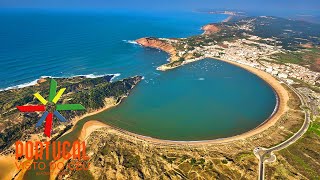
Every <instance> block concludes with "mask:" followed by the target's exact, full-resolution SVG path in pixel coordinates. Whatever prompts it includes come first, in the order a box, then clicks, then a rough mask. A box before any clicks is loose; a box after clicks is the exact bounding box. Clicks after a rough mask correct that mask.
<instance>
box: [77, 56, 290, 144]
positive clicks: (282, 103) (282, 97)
mask: <svg viewBox="0 0 320 180" xmlns="http://www.w3.org/2000/svg"><path fill="white" fill-rule="evenodd" d="M212 60H220V61H224V62H227V63H230V64H233V65H236V66H238V67H240V68H243V69H245V70H247V71H249V72H251V73H253V74H255V75H257V76H258V77H260V78H261V79H262V80H264V81H265V82H266V83H268V84H269V85H270V86H271V87H272V88H273V90H274V91H275V93H276V94H277V96H278V102H277V103H278V104H277V109H276V110H275V112H274V113H273V115H272V116H271V117H270V118H269V119H266V120H265V121H264V122H263V123H262V124H260V125H259V126H258V127H256V128H255V129H252V130H250V131H248V132H245V133H243V134H240V135H236V136H232V137H227V138H220V139H213V140H204V141H201V140H200V141H171V140H162V139H157V138H152V137H148V136H143V135H139V134H135V133H132V132H129V131H126V130H123V129H120V128H117V127H111V126H109V125H105V126H104V127H109V128H112V129H115V130H117V131H119V132H121V133H124V134H126V135H129V136H132V137H135V138H138V139H141V140H145V141H148V142H151V143H156V144H172V145H179V144H185V145H206V144H222V143H230V142H233V141H237V140H243V139H245V138H249V137H251V136H254V135H256V134H259V133H261V132H263V131H264V130H266V129H268V128H269V127H271V126H273V125H274V124H275V123H276V122H277V120H278V119H279V118H280V117H281V115H282V114H284V113H285V112H286V110H287V109H288V107H287V102H288V100H289V95H288V92H287V90H286V89H285V88H284V87H283V86H282V85H281V83H280V82H279V81H278V80H277V79H275V78H274V77H273V76H272V75H270V74H268V73H266V72H264V71H261V70H259V69H256V68H253V67H251V66H247V65H243V64H240V63H236V62H233V61H228V60H223V59H217V58H212ZM96 123H97V121H89V122H87V123H86V125H85V126H84V127H83V129H82V132H81V135H80V136H82V137H79V138H81V139H83V138H87V137H88V136H89V135H90V133H91V132H93V130H92V129H97V128H96V127H97V125H96ZM101 124H103V123H100V122H99V125H100V126H101ZM99 125H98V126H99ZM90 126H93V128H91V127H90ZM101 127H103V126H101ZM83 134H84V135H85V136H84V135H83Z"/></svg>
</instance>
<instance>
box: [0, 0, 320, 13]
mask: <svg viewBox="0 0 320 180" xmlns="http://www.w3.org/2000/svg"><path fill="white" fill-rule="evenodd" d="M0 8H33V9H38V8H40V9H48V8H49V9H114V8H116V9H132V10H151V11H152V10H186V11H190V10H197V9H204V8H209V9H238V10H244V11H252V12H260V11H265V12H274V13H280V12H292V13H307V12H313V13H318V12H319V13H320V0H0Z"/></svg>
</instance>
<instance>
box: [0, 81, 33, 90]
mask: <svg viewBox="0 0 320 180" xmlns="http://www.w3.org/2000/svg"><path fill="white" fill-rule="evenodd" d="M37 82H38V79H36V80H33V81H30V82H27V83H23V84H19V85H15V86H10V87H7V88H2V89H0V91H6V90H10V89H19V88H24V87H28V86H34V85H36V84H37Z"/></svg>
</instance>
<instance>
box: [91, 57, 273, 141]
mask: <svg viewBox="0 0 320 180" xmlns="http://www.w3.org/2000/svg"><path fill="white" fill-rule="evenodd" d="M146 82H147V83H144V84H141V85H138V86H137V87H136V89H135V90H134V91H133V92H132V95H131V96H129V97H128V98H127V99H126V100H125V101H124V102H123V103H121V104H120V105H119V106H118V107H116V108H113V109H111V110H109V111H105V112H103V113H100V114H97V115H94V116H91V117H88V118H86V119H85V120H90V119H91V120H92V119H94V120H100V121H102V122H106V123H107V124H111V125H114V126H117V127H121V128H123V129H126V130H129V131H131V132H135V133H138V134H142V135H146V136H151V137H156V138H160V139H169V140H207V139H215V138H223V137H228V136H232V135H238V134H241V133H243V132H246V131H248V130H250V129H253V128H255V127H257V126H258V125H259V124H261V123H262V121H264V120H266V119H267V118H268V117H269V116H270V114H271V113H272V111H273V110H274V108H275V103H276V100H275V94H274V92H273V91H272V89H271V88H270V87H269V86H268V85H267V84H266V83H265V82H264V81H262V80H261V79H260V78H259V77H257V76H255V75H253V74H251V73H250V72H248V71H246V70H244V69H241V68H239V67H237V66H234V65H231V64H228V63H225V62H222V61H218V60H212V59H206V60H202V61H199V62H196V63H193V64H188V65H185V66H183V67H181V68H178V69H174V70H171V71H168V72H162V73H159V74H158V76H157V77H156V78H152V79H148V80H146Z"/></svg>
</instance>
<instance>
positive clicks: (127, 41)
mask: <svg viewBox="0 0 320 180" xmlns="http://www.w3.org/2000/svg"><path fill="white" fill-rule="evenodd" d="M122 41H123V42H126V43H129V44H136V45H139V44H138V43H137V42H136V41H133V40H122Z"/></svg>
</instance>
